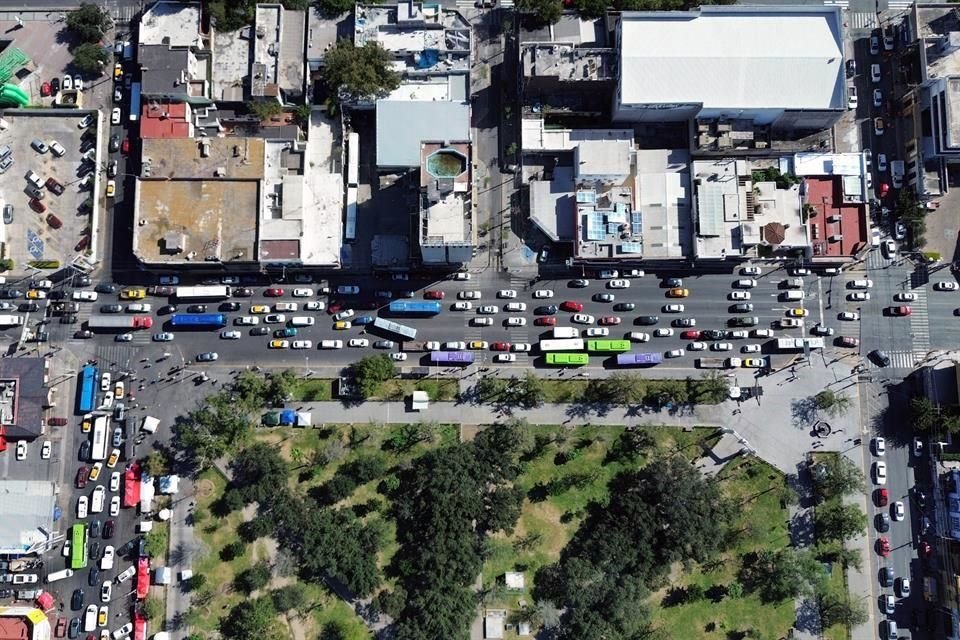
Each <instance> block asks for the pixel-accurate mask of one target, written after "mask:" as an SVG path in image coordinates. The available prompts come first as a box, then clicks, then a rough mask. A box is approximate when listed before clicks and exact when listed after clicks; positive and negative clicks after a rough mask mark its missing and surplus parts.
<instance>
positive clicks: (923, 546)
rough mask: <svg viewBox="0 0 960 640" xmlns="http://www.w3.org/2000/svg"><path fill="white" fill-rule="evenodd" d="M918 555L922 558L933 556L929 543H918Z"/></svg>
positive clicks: (924, 541)
mask: <svg viewBox="0 0 960 640" xmlns="http://www.w3.org/2000/svg"><path fill="white" fill-rule="evenodd" d="M920 555H921V556H923V557H924V558H929V557H930V556H931V555H933V547H931V546H930V543H929V542H927V541H926V540H921V541H920Z"/></svg>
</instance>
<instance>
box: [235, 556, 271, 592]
mask: <svg viewBox="0 0 960 640" xmlns="http://www.w3.org/2000/svg"><path fill="white" fill-rule="evenodd" d="M269 582H270V565H269V564H267V563H266V562H258V563H257V564H255V565H253V566H252V567H250V568H249V569H246V570H245V571H241V572H240V573H239V574H237V577H236V579H235V580H234V584H235V585H236V587H237V589H239V590H240V591H243V592H244V593H246V594H250V593H253V592H254V591H256V590H257V589H262V588H264V587H265V586H267V583H269Z"/></svg>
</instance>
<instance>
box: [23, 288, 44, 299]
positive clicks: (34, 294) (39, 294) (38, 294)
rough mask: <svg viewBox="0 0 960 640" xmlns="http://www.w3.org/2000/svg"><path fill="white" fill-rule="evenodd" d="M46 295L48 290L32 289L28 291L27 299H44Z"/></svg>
mask: <svg viewBox="0 0 960 640" xmlns="http://www.w3.org/2000/svg"><path fill="white" fill-rule="evenodd" d="M46 297H47V292H46V291H39V290H37V289H30V290H29V291H27V300H43V299H44V298H46Z"/></svg>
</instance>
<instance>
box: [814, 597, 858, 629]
mask: <svg viewBox="0 0 960 640" xmlns="http://www.w3.org/2000/svg"><path fill="white" fill-rule="evenodd" d="M818 605H819V608H820V623H821V625H822V626H823V628H824V629H826V628H828V627H832V626H833V625H835V624H840V625H843V626H845V627H856V626H858V625H861V624H864V623H866V622H867V620H868V616H867V608H866V606H865V605H864V602H863V600H851V599H850V596H849V594H847V593H846V592H842V593H838V592H836V591H827V592H826V593H824V594H823V595H822V596H820V598H819V601H818Z"/></svg>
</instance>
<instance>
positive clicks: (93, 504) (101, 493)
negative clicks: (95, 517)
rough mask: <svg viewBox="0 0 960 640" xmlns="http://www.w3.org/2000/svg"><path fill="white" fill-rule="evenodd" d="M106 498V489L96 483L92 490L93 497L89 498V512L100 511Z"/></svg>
mask: <svg viewBox="0 0 960 640" xmlns="http://www.w3.org/2000/svg"><path fill="white" fill-rule="evenodd" d="M106 499H107V490H106V489H104V487H103V485H102V484H101V485H97V487H96V488H95V489H94V490H93V497H91V498H90V512H91V513H101V512H102V511H103V503H104V502H105V501H106Z"/></svg>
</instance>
